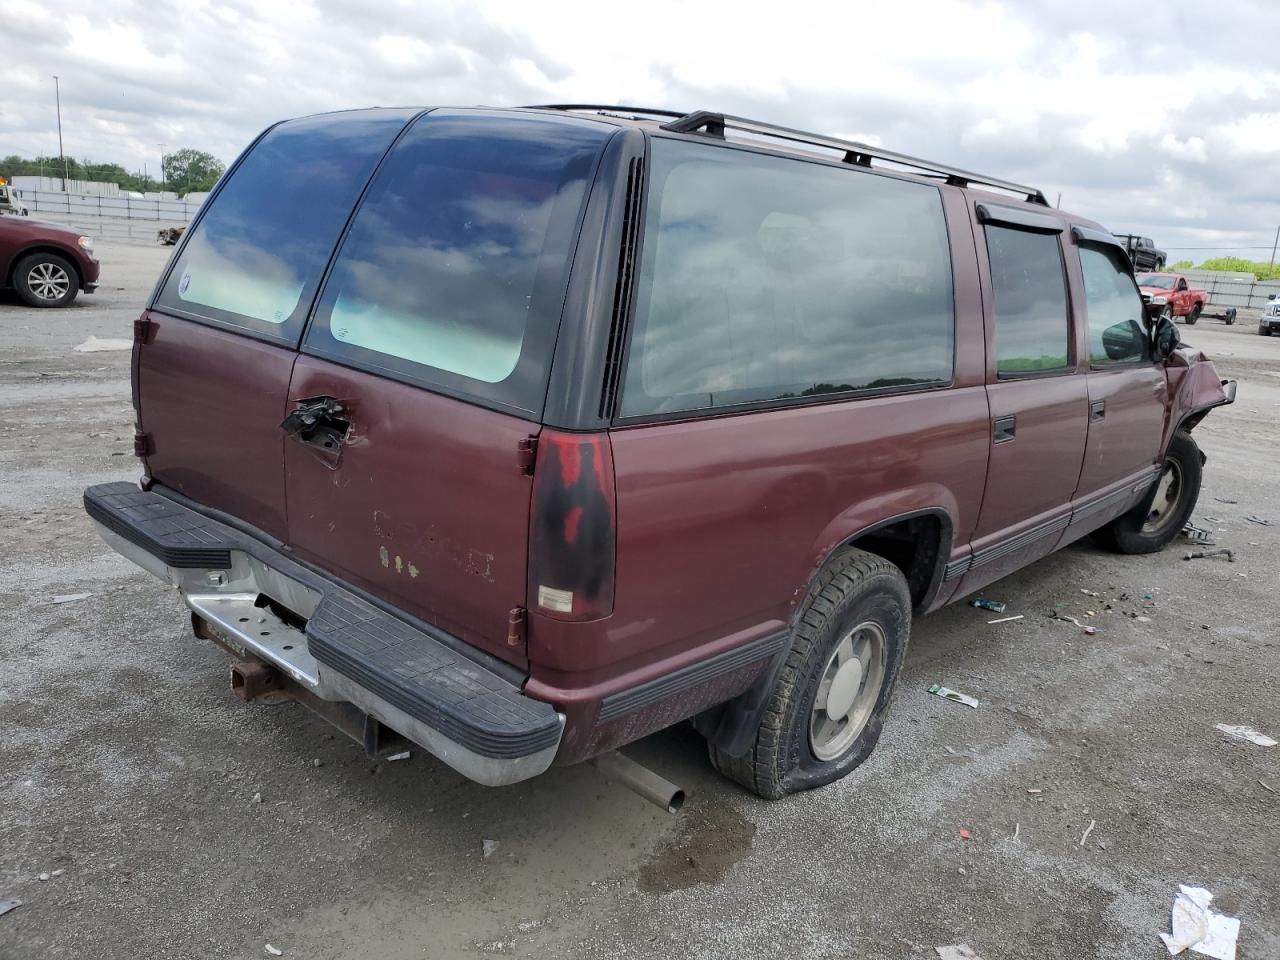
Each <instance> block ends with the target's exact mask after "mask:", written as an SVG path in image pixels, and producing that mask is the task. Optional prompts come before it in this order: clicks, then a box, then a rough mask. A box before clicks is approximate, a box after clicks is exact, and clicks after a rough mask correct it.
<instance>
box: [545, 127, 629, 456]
mask: <svg viewBox="0 0 1280 960" xmlns="http://www.w3.org/2000/svg"><path fill="white" fill-rule="evenodd" d="M645 153H646V150H645V136H644V134H643V132H642V131H640V130H639V129H635V128H622V129H620V130H619V131H618V133H617V134H615V135H614V136H613V137H612V138H610V140H609V142H608V143H607V144H605V147H604V151H603V153H602V154H601V157H600V161H599V165H598V167H597V172H596V177H595V181H594V182H593V183H592V186H591V192H590V194H589V196H588V199H587V205H586V212H585V214H584V217H583V221H582V228H581V230H580V231H579V234H578V243H577V247H576V249H575V251H574V254H573V263H572V265H571V267H570V270H569V286H568V290H567V292H566V295H565V300H564V310H563V312H562V313H561V317H560V327H559V334H558V335H557V337H556V347H555V351H554V354H553V357H552V361H551V376H550V377H549V378H548V382H547V398H546V403H545V404H544V406H543V411H542V422H543V424H544V425H546V426H548V427H554V428H556V429H560V430H579V431H585V430H604V429H607V428H608V427H609V419H608V418H607V417H605V416H601V413H600V407H601V404H600V396H601V390H602V388H603V385H604V380H605V365H606V363H607V362H608V357H607V353H608V350H607V348H608V344H609V337H610V333H611V332H612V327H613V323H614V315H613V314H614V302H615V294H616V292H617V281H618V266H619V264H618V254H619V250H620V248H621V244H622V237H623V233H624V229H625V226H626V223H625V218H626V205H627V176H628V173H629V167H630V164H631V161H632V160H634V159H639V160H640V162H641V163H642V164H643V163H644V160H645ZM635 215H636V216H638V217H641V218H642V219H643V216H644V202H643V197H642V199H641V203H640V204H639V209H638V210H636V211H635ZM635 279H636V278H635V277H634V276H633V278H632V282H633V283H634V282H635ZM632 302H633V304H634V298H633V300H632ZM625 320H626V322H628V323H629V321H630V318H629V317H628V318H625ZM619 332H620V333H621V331H619Z"/></svg>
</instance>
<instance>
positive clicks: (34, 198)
mask: <svg viewBox="0 0 1280 960" xmlns="http://www.w3.org/2000/svg"><path fill="white" fill-rule="evenodd" d="M18 196H19V198H20V199H21V200H22V202H23V203H24V204H25V205H26V206H27V209H28V210H30V211H31V212H32V213H42V214H43V213H61V214H65V215H67V216H71V217H77V216H78V217H116V218H120V219H126V220H151V221H153V222H154V221H163V222H165V223H169V224H183V223H190V222H191V218H192V217H194V216H195V215H196V211H197V210H199V209H200V204H199V203H198V202H195V201H191V200H135V199H133V198H132V197H99V196H92V195H87V194H76V193H62V192H61V191H52V192H50V191H46V190H20V191H18Z"/></svg>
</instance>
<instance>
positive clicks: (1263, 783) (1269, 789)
mask: <svg viewBox="0 0 1280 960" xmlns="http://www.w3.org/2000/svg"><path fill="white" fill-rule="evenodd" d="M1258 783H1260V784H1262V789H1263V790H1265V791H1267V793H1275V791H1274V790H1273V789H1271V787H1269V786H1267V781H1265V780H1259V781H1258ZM3 912H4V911H2V910H0V913H3Z"/></svg>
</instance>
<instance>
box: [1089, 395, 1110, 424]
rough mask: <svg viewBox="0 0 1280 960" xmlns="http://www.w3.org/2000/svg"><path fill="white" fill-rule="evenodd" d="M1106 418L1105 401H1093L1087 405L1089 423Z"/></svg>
mask: <svg viewBox="0 0 1280 960" xmlns="http://www.w3.org/2000/svg"><path fill="white" fill-rule="evenodd" d="M1106 417H1107V401H1105V400H1094V401H1092V402H1091V403H1090V404H1089V422H1090V423H1097V422H1098V421H1099V420H1105V419H1106Z"/></svg>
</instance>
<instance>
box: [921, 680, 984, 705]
mask: <svg viewBox="0 0 1280 960" xmlns="http://www.w3.org/2000/svg"><path fill="white" fill-rule="evenodd" d="M929 693H932V694H933V695H934V696H935V697H942V698H944V699H946V700H954V701H955V702H956V703H963V704H965V705H966V706H970V707H973V708H974V709H977V706H978V701H977V700H975V699H973V697H971V696H969V695H968V694H967V693H961V692H960V691H958V690H952V689H951V688H950V687H944V686H942V684H939V683H935V684H933V685H932V686H931V687H929Z"/></svg>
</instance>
